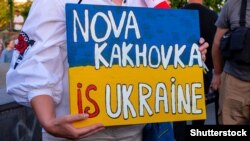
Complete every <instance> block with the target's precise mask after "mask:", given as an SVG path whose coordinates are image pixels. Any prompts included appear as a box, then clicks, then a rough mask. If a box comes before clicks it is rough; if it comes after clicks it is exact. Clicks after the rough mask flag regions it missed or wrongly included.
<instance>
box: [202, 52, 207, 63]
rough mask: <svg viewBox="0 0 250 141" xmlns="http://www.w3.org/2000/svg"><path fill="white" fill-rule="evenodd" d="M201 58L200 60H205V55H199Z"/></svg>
mask: <svg viewBox="0 0 250 141" xmlns="http://www.w3.org/2000/svg"><path fill="white" fill-rule="evenodd" d="M201 58H202V60H203V61H204V62H205V61H206V55H204V54H203V55H202V56H201Z"/></svg>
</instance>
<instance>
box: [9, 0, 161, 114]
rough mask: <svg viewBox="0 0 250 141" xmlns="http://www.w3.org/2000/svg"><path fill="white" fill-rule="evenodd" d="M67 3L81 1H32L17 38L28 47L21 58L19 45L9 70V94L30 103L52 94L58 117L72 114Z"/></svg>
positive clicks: (153, 0)
mask: <svg viewBox="0 0 250 141" xmlns="http://www.w3.org/2000/svg"><path fill="white" fill-rule="evenodd" d="M163 1H165V0H126V2H123V4H122V6H136V7H155V6H156V5H158V4H159V3H162V2H163ZM66 2H68V3H76V4H77V3H78V0H34V1H33V4H32V7H31V9H30V13H29V16H28V18H27V19H26V22H25V24H24V26H23V28H22V31H23V32H21V34H20V35H19V38H18V39H19V41H18V43H19V44H18V45H23V43H24V42H25V43H27V44H29V46H28V47H27V50H26V51H25V52H24V55H23V58H22V59H18V58H20V55H19V52H20V51H21V49H18V47H16V48H17V49H16V50H15V51H14V54H13V59H12V62H11V67H10V70H9V71H8V73H7V93H8V94H10V95H12V96H13V97H14V99H15V100H16V101H17V102H18V103H20V104H23V105H26V106H30V101H31V99H32V98H34V97H36V96H39V95H49V96H51V97H52V98H53V100H54V102H55V103H56V104H57V106H56V114H57V116H62V115H66V114H69V101H68V62H67V49H66V29H65V26H66V25H65V3H66ZM82 4H99V5H115V3H113V2H112V1H111V0H83V1H82ZM24 45H25V44H24ZM21 47H22V46H21ZM18 50H19V51H18ZM21 52H22V51H21ZM17 62H18V63H17ZM15 64H18V65H17V67H16V68H15V69H14V66H15Z"/></svg>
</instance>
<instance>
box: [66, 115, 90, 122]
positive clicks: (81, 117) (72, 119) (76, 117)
mask: <svg viewBox="0 0 250 141" xmlns="http://www.w3.org/2000/svg"><path fill="white" fill-rule="evenodd" d="M88 117H89V115H88V114H77V115H69V116H68V117H67V122H76V121H81V120H85V119H87V118H88Z"/></svg>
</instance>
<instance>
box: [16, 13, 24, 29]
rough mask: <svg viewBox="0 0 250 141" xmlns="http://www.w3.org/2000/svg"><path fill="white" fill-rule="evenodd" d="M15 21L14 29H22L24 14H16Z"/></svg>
mask: <svg viewBox="0 0 250 141" xmlns="http://www.w3.org/2000/svg"><path fill="white" fill-rule="evenodd" d="M13 22H14V29H15V30H21V29H22V27H23V22H24V18H23V16H22V15H18V16H15V17H14V21H13Z"/></svg>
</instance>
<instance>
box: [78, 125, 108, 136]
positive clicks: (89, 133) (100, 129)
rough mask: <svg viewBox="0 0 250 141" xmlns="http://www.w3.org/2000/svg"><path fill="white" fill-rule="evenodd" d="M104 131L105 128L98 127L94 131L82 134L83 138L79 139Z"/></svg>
mask: <svg viewBox="0 0 250 141" xmlns="http://www.w3.org/2000/svg"><path fill="white" fill-rule="evenodd" d="M104 129H105V127H100V128H98V129H95V130H93V131H90V132H88V133H87V134H84V135H83V136H81V138H85V137H88V136H90V135H93V134H95V133H98V132H100V131H102V130H104Z"/></svg>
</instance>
